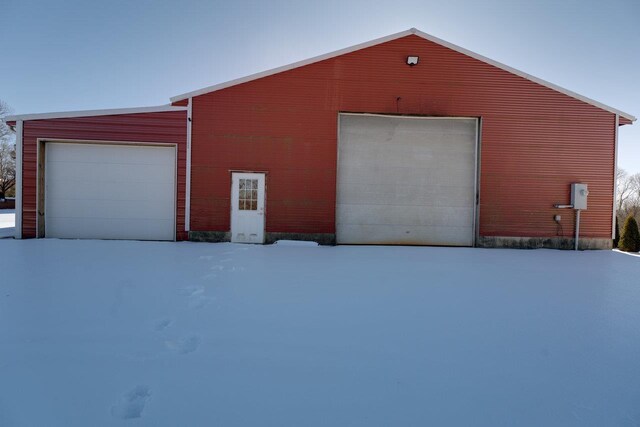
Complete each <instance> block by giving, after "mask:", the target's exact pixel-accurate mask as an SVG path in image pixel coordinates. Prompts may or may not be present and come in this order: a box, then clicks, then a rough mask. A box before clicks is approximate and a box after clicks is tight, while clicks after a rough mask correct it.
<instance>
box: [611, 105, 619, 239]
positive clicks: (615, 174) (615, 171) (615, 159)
mask: <svg viewBox="0 0 640 427" xmlns="http://www.w3.org/2000/svg"><path fill="white" fill-rule="evenodd" d="M619 127H620V115H618V114H616V121H615V129H614V130H613V132H614V144H613V209H612V212H613V215H612V216H611V239H615V238H616V216H617V215H618V206H617V205H618V202H617V200H618V128H619Z"/></svg>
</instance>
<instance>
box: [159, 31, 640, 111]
mask: <svg viewBox="0 0 640 427" xmlns="http://www.w3.org/2000/svg"><path fill="white" fill-rule="evenodd" d="M412 34H413V35H416V36H418V37H421V38H423V39H425V40H428V41H431V42H433V43H436V44H439V45H441V46H444V47H447V48H449V49H451V50H454V51H456V52H458V53H462V54H463V55H467V56H469V57H471V58H474V59H477V60H479V61H482V62H484V63H486V64H489V65H492V66H494V67H497V68H500V69H502V70H504V71H507V72H509V73H511V74H515V75H517V76H519V77H522V78H524V79H527V80H529V81H531V82H534V83H537V84H539V85H541V86H545V87H547V88H549V89H552V90H555V91H556V92H560V93H562V94H564V95H567V96H570V97H572V98H575V99H577V100H579V101H582V102H585V103H587V104H590V105H593V106H594V107H598V108H600V109H603V110H605V111H609V112H611V113H614V114H618V115H619V116H621V117H624V118H626V119H628V120H631V121H632V122H635V121H636V117H635V116H633V115H632V114H629V113H626V112H624V111H621V110H618V109H616V108H613V107H610V106H608V105H606V104H603V103H601V102H598V101H596V100H594V99H591V98H588V97H586V96H583V95H580V94H578V93H576V92H573V91H571V90H569V89H565V88H563V87H561V86H558V85H556V84H553V83H550V82H548V81H546V80H543V79H540V78H538V77H535V76H532V75H531V74H527V73H525V72H524V71H520V70H518V69H516V68H513V67H510V66H508V65H505V64H502V63H501V62H498V61H494V60H493V59H490V58H487V57H486V56H482V55H480V54H478V53H475V52H472V51H470V50H468V49H465V48H463V47H460V46H457V45H455V44H453V43H449V42H447V41H445V40H442V39H440V38H438V37H435V36H432V35H430V34H427V33H425V32H422V31H420V30H418V29H416V28H410V29H409V30H405V31H401V32H399V33H395V34H391V35H388V36H385V37H380V38H377V39H374V40H371V41H368V42H364V43H360V44H357V45H354V46H351V47H347V48H344V49H340V50H336V51H333V52H329V53H326V54H324V55H319V56H315V57H312V58H309V59H305V60H302V61H298V62H293V63H291V64H288V65H284V66H281V67H277V68H272V69H270V70H266V71H262V72H259V73H255V74H251V75H248V76H245V77H240V78H238V79H234V80H229V81H227V82H223V83H219V84H215V85H212V86H208V87H205V88H202V89H198V90H194V91H191V92H187V93H183V94H181V95H177V96H173V97H171V98H170V100H171V102H172V103H173V102H178V101H182V100H184V99H188V98H192V97H194V96H199V95H204V94H206V93H210V92H215V91H217V90H221V89H225V88H228V87H231V86H236V85H239V84H242V83H246V82H250V81H252V80H257V79H260V78H263V77H267V76H271V75H274V74H278V73H282V72H284V71H289V70H292V69H295V68H299V67H303V66H305V65H310V64H313V63H315V62H320V61H324V60H326V59H331V58H335V57H336V56H340V55H345V54H347V53H351V52H355V51H357V50H361V49H365V48H367V47H371V46H375V45H378V44H381V43H385V42H388V41H392V40H395V39H399V38H402V37H406V36H409V35H412Z"/></svg>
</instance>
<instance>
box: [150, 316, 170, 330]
mask: <svg viewBox="0 0 640 427" xmlns="http://www.w3.org/2000/svg"><path fill="white" fill-rule="evenodd" d="M172 323H173V320H171V319H161V320H158V321H157V322H156V324H155V326H154V329H155V330H156V331H157V332H162V331H164V330H165V329H167V328H168V327H169V326H171V324H172Z"/></svg>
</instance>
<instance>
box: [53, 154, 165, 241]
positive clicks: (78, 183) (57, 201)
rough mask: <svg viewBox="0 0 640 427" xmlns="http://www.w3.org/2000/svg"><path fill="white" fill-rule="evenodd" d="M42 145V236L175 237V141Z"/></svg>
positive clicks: (158, 238)
mask: <svg viewBox="0 0 640 427" xmlns="http://www.w3.org/2000/svg"><path fill="white" fill-rule="evenodd" d="M45 147H46V152H45V207H44V208H45V236H46V237H61V238H78V239H134V240H174V238H175V174H176V157H175V148H174V147H159V146H136V145H105V144H65V143H51V142H49V143H46V144H45Z"/></svg>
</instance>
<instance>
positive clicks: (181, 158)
mask: <svg viewBox="0 0 640 427" xmlns="http://www.w3.org/2000/svg"><path fill="white" fill-rule="evenodd" d="M186 135H187V134H186V111H176V112H160V113H139V114H124V115H112V116H95V117H77V118H66V119H47V120H30V121H26V122H24V133H23V141H24V160H23V165H24V172H23V200H24V202H23V226H22V230H23V237H25V238H29V237H36V215H37V213H36V205H37V202H36V180H37V151H38V150H37V141H38V138H42V139H47V138H49V139H63V140H64V139H70V140H87V141H92V140H94V141H126V142H155V143H170V144H177V146H178V173H177V217H176V230H177V233H176V234H177V235H176V238H177V239H178V240H184V239H186V237H187V236H186V233H185V232H184V211H185V194H184V192H185V179H186V175H185V168H186Z"/></svg>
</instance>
